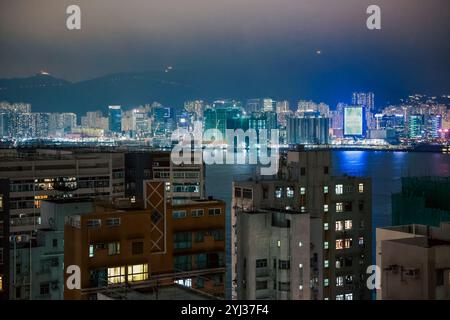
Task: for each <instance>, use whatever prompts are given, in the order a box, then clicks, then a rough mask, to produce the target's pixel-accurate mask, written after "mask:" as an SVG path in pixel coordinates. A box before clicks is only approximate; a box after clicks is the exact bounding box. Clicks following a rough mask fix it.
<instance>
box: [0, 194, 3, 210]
mask: <svg viewBox="0 0 450 320" xmlns="http://www.w3.org/2000/svg"><path fill="white" fill-rule="evenodd" d="M2 211H3V196H2V195H0V212H2Z"/></svg>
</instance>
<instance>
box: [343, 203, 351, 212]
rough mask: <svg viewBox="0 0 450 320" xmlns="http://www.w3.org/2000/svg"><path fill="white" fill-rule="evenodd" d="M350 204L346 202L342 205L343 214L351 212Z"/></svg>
mask: <svg viewBox="0 0 450 320" xmlns="http://www.w3.org/2000/svg"><path fill="white" fill-rule="evenodd" d="M352 207H353V206H352V202H351V201H347V202H345V203H344V211H345V212H351V211H352Z"/></svg>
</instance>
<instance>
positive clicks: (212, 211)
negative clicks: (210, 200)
mask: <svg viewBox="0 0 450 320" xmlns="http://www.w3.org/2000/svg"><path fill="white" fill-rule="evenodd" d="M220 213H221V210H220V208H213V209H208V215H210V216H218V215H220Z"/></svg>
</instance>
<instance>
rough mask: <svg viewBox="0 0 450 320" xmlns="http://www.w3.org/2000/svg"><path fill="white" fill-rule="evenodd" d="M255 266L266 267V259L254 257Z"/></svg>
mask: <svg viewBox="0 0 450 320" xmlns="http://www.w3.org/2000/svg"><path fill="white" fill-rule="evenodd" d="M256 267H257V268H265V267H267V259H256Z"/></svg>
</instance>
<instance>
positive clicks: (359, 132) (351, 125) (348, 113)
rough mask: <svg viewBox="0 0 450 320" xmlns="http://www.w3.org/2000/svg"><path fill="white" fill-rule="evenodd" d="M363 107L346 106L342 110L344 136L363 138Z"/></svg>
mask: <svg viewBox="0 0 450 320" xmlns="http://www.w3.org/2000/svg"><path fill="white" fill-rule="evenodd" d="M364 113H365V112H364V107H360V106H348V107H345V109H344V135H345V136H364V134H365V122H364Z"/></svg>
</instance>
